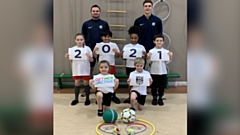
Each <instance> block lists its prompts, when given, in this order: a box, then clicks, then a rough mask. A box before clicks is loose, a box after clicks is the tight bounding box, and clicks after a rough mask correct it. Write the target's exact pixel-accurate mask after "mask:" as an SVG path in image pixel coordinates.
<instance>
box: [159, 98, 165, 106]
mask: <svg viewBox="0 0 240 135" xmlns="http://www.w3.org/2000/svg"><path fill="white" fill-rule="evenodd" d="M158 105H160V106H163V105H164V103H163V100H162V98H159V99H158Z"/></svg>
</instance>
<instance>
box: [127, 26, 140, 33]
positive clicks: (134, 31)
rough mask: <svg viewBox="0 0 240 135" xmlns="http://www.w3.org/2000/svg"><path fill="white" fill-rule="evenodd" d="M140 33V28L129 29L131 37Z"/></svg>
mask: <svg viewBox="0 0 240 135" xmlns="http://www.w3.org/2000/svg"><path fill="white" fill-rule="evenodd" d="M139 33H140V28H139V27H138V26H132V27H130V28H129V30H128V34H129V35H131V34H137V35H138V34H139Z"/></svg>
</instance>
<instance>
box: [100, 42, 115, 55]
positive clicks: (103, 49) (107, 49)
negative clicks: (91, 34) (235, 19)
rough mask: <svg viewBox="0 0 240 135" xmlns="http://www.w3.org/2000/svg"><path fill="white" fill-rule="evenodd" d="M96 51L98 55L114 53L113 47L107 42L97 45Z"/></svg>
mask: <svg viewBox="0 0 240 135" xmlns="http://www.w3.org/2000/svg"><path fill="white" fill-rule="evenodd" d="M97 53H98V54H100V55H115V52H114V51H113V48H112V47H111V46H110V45H108V44H100V45H98V50H97Z"/></svg>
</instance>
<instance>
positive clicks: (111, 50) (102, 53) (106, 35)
mask: <svg viewBox="0 0 240 135" xmlns="http://www.w3.org/2000/svg"><path fill="white" fill-rule="evenodd" d="M101 38H102V40H103V42H101V43H97V44H96V46H95V48H94V50H93V55H94V57H95V58H97V57H98V55H99V59H98V61H102V60H106V61H108V62H109V64H110V67H109V71H108V73H109V74H113V75H114V74H115V58H118V57H119V56H120V51H119V48H118V45H117V44H116V43H113V42H110V41H111V38H112V32H111V31H109V30H104V31H102V32H101ZM99 72H100V71H99ZM112 101H113V102H114V103H116V104H120V100H119V98H118V97H117V96H116V93H115V92H114V93H113V95H112Z"/></svg>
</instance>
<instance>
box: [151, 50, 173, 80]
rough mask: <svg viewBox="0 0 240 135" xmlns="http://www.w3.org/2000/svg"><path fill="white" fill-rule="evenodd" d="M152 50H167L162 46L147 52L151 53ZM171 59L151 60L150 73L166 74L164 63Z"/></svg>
mask: <svg viewBox="0 0 240 135" xmlns="http://www.w3.org/2000/svg"><path fill="white" fill-rule="evenodd" d="M153 51H168V50H166V49H164V48H161V49H156V48H153V49H151V50H150V51H149V52H150V53H152V52H153ZM170 62H171V61H151V68H150V73H151V74H156V75H164V74H167V67H166V64H168V63H170Z"/></svg>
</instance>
